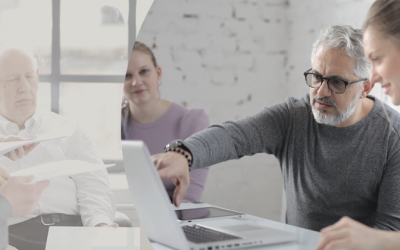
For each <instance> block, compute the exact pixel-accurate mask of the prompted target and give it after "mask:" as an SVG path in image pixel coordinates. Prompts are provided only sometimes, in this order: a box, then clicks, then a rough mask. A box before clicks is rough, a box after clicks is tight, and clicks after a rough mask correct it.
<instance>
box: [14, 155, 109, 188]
mask: <svg viewBox="0 0 400 250" xmlns="http://www.w3.org/2000/svg"><path fill="white" fill-rule="evenodd" d="M112 166H115V164H107V165H104V164H95V163H90V162H86V161H78V160H64V161H53V162H48V163H43V164H39V165H36V166H33V167H30V168H25V169H22V170H19V171H15V172H12V173H11V174H10V175H11V176H27V175H33V180H32V181H31V183H34V182H38V181H43V180H48V179H51V178H53V177H59V176H71V175H75V174H81V173H86V172H91V171H96V170H100V169H105V168H109V167H112Z"/></svg>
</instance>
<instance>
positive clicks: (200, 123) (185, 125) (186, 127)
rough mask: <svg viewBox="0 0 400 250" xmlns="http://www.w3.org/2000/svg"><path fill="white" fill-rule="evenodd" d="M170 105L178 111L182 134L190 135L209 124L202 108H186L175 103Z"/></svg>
mask: <svg viewBox="0 0 400 250" xmlns="http://www.w3.org/2000/svg"><path fill="white" fill-rule="evenodd" d="M172 105H174V108H175V109H176V110H177V111H179V113H180V117H181V118H180V127H181V131H182V133H183V134H186V135H187V136H190V135H191V134H194V133H196V132H199V131H201V130H203V129H205V128H207V127H208V126H209V124H210V120H209V119H208V116H207V114H206V112H205V111H204V110H203V109H197V108H195V109H188V108H186V107H183V106H182V105H180V104H177V103H173V104H172Z"/></svg>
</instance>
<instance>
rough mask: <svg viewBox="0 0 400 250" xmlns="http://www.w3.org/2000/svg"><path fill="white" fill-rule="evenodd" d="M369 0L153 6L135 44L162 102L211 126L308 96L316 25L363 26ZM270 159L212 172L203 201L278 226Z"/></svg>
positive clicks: (194, 1) (202, 1)
mask: <svg viewBox="0 0 400 250" xmlns="http://www.w3.org/2000/svg"><path fill="white" fill-rule="evenodd" d="M372 2H373V1H372V0H347V1H344V0H341V1H340V0H303V1H299V0H291V1H287V0H262V1H261V0H260V1H255V0H168V1H166V0H156V1H155V2H154V3H153V6H152V7H151V9H150V10H149V12H148V15H147V17H146V19H145V21H144V23H143V25H142V28H141V29H140V32H139V35H138V38H137V40H138V41H141V42H144V43H146V44H147V45H150V46H151V47H153V51H154V53H155V55H156V58H157V60H158V64H159V65H160V66H161V67H162V69H163V80H162V83H163V84H162V97H163V98H165V99H168V100H171V101H174V102H177V103H180V104H182V105H184V106H186V107H188V108H203V109H204V110H205V111H206V113H207V114H208V116H209V118H210V121H211V123H212V124H216V123H221V122H223V121H225V120H232V119H233V120H234V119H239V118H241V117H244V116H246V115H251V114H254V113H255V112H258V111H259V110H261V108H262V107H264V106H268V105H271V104H274V103H277V102H281V101H283V100H284V99H285V98H286V97H287V96H289V95H291V96H296V97H300V96H302V95H303V94H304V93H306V92H307V91H308V89H307V87H306V85H305V83H304V82H303V81H304V80H303V78H302V72H304V71H305V70H306V69H308V68H309V66H310V52H311V45H312V42H313V40H314V39H315V37H316V35H317V32H318V31H319V30H320V28H321V27H324V26H327V25H331V24H337V23H339V24H351V25H354V26H356V27H361V24H362V21H363V19H364V17H365V15H366V12H367V10H368V8H369V6H370V5H371V3H372ZM282 188H283V185H282V177H281V174H280V169H279V164H278V161H277V160H276V159H275V157H274V156H270V155H265V154H264V155H261V154H259V155H256V156H253V157H244V158H243V159H241V160H239V161H229V162H225V163H222V164H218V166H214V167H212V168H211V170H210V172H209V177H208V180H207V183H206V188H205V190H204V193H203V198H202V200H203V201H204V202H208V203H211V204H214V205H220V206H223V207H227V208H231V209H236V210H240V211H242V212H246V213H249V214H253V215H257V216H261V217H264V218H269V219H273V220H280V215H281V199H282Z"/></svg>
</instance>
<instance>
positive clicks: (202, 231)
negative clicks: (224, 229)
mask: <svg viewBox="0 0 400 250" xmlns="http://www.w3.org/2000/svg"><path fill="white" fill-rule="evenodd" d="M182 229H183V232H184V233H185V235H186V238H187V239H188V241H191V242H194V243H208V242H213V241H223V240H233V239H241V238H239V237H236V236H233V235H230V234H226V233H221V232H218V231H215V230H212V229H209V228H205V227H200V226H198V225H195V226H183V227H182Z"/></svg>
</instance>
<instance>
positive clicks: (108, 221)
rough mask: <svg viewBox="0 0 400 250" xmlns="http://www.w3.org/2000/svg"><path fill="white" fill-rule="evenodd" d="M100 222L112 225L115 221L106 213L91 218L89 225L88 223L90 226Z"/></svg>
mask: <svg viewBox="0 0 400 250" xmlns="http://www.w3.org/2000/svg"><path fill="white" fill-rule="evenodd" d="M100 223H106V224H107V225H110V224H112V223H114V222H113V221H111V219H110V218H109V217H107V216H105V215H98V216H95V217H93V219H91V220H90V223H89V225H87V226H88V227H94V226H96V225H97V224H100Z"/></svg>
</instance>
